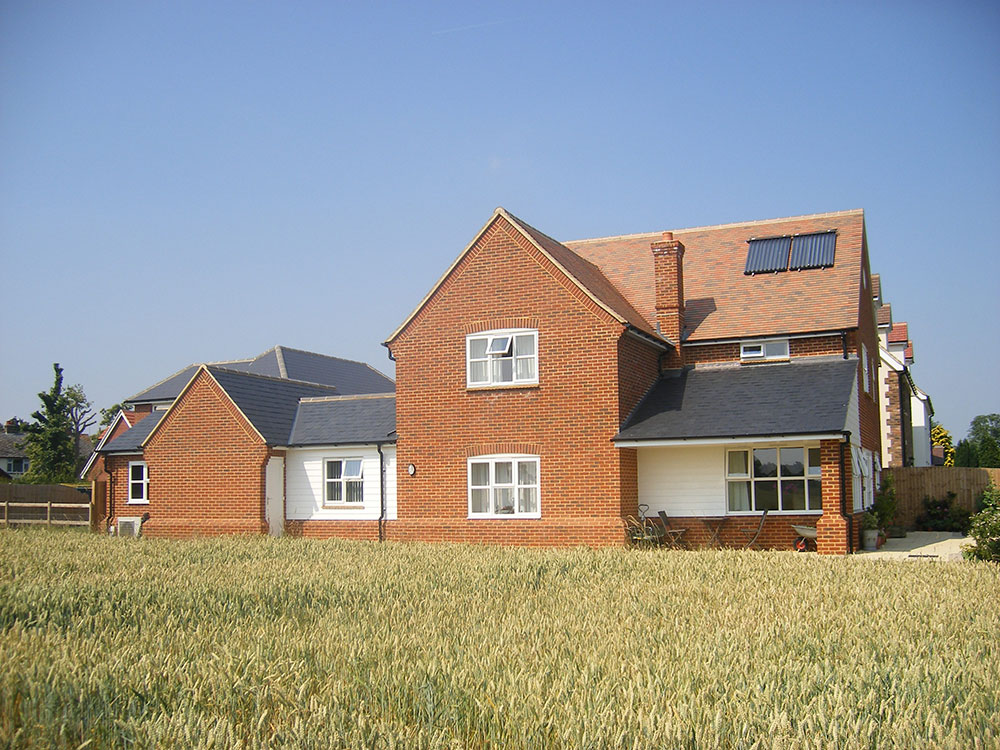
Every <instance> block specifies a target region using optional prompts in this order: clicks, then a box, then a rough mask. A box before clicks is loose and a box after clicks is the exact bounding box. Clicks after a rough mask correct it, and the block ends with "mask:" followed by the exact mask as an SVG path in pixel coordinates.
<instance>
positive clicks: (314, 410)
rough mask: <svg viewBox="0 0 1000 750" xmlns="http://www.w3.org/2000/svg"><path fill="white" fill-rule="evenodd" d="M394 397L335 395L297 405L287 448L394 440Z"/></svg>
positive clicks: (391, 395)
mask: <svg viewBox="0 0 1000 750" xmlns="http://www.w3.org/2000/svg"><path fill="white" fill-rule="evenodd" d="M395 432H396V396H395V394H392V393H386V394H383V395H378V396H373V395H364V396H334V397H331V398H324V399H309V400H305V401H303V402H302V403H301V404H299V411H298V416H296V418H295V426H294V427H293V428H292V435H291V437H290V438H289V441H288V444H289V445H349V444H351V445H357V444H359V443H382V442H395V441H396V436H395Z"/></svg>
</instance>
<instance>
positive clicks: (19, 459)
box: [7, 457, 31, 477]
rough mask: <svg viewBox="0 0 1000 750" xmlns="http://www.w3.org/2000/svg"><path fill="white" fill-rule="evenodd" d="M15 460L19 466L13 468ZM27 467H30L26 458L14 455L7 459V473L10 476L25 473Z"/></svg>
mask: <svg viewBox="0 0 1000 750" xmlns="http://www.w3.org/2000/svg"><path fill="white" fill-rule="evenodd" d="M15 462H16V463H17V465H18V466H20V468H19V469H15V468H14V465H15ZM29 468H31V462H30V461H29V460H28V459H26V458H22V457H15V458H8V459H7V473H8V474H10V475H11V476H12V477H19V476H21V475H22V474H27V473H28V469H29Z"/></svg>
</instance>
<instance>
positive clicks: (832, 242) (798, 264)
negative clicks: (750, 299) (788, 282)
mask: <svg viewBox="0 0 1000 750" xmlns="http://www.w3.org/2000/svg"><path fill="white" fill-rule="evenodd" d="M747 245H748V246H749V247H748V249H747V264H746V268H745V269H744V271H743V273H745V274H747V275H751V274H756V273H780V272H782V271H789V270H791V271H802V270H805V269H807V268H829V267H830V266H832V265H833V257H834V251H835V250H836V246H837V232H836V230H831V231H829V232H814V233H812V234H797V235H795V236H794V237H766V238H763V239H756V238H754V239H750V240H747Z"/></svg>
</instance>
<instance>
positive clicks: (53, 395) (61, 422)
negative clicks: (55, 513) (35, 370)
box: [21, 362, 76, 484]
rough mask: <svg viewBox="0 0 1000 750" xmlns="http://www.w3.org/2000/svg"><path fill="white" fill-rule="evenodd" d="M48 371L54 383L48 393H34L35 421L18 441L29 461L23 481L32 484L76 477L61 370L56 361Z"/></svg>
mask: <svg viewBox="0 0 1000 750" xmlns="http://www.w3.org/2000/svg"><path fill="white" fill-rule="evenodd" d="M52 369H53V370H54V371H55V382H54V383H53V384H52V388H50V389H49V390H48V391H43V392H42V393H39V394H38V398H39V399H41V401H42V408H41V409H39V410H38V411H36V412H34V413H32V415H31V417H32V419H34V420H35V421H34V422H33V423H32V424H29V425H28V426H27V428H26V432H27V435H26V436H25V438H24V440H23V441H21V446H22V447H23V448H24V452H25V453H26V454H28V460H29V462H30V464H29V467H28V473H27V474H25V475H24V481H26V482H32V483H35V484H53V483H56V482H71V481H73V480H74V479H75V478H76V454H75V453H74V452H73V423H72V421H71V419H70V403H69V400H68V399H67V398H66V394H65V393H64V392H63V387H62V382H63V370H62V368H61V367H60V366H59V363H58V362H56V363H55V364H53V365H52Z"/></svg>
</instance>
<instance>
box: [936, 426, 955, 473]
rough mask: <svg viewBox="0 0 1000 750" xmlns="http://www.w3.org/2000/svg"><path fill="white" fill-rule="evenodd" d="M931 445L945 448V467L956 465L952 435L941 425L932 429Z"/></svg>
mask: <svg viewBox="0 0 1000 750" xmlns="http://www.w3.org/2000/svg"><path fill="white" fill-rule="evenodd" d="M931 445H939V446H941V447H942V448H944V465H945V466H954V465H955V449H954V447H952V443H951V433H950V432H948V430H946V429H945V428H944V427H942V426H941V425H939V424H936V425H934V426H933V427H932V428H931Z"/></svg>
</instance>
